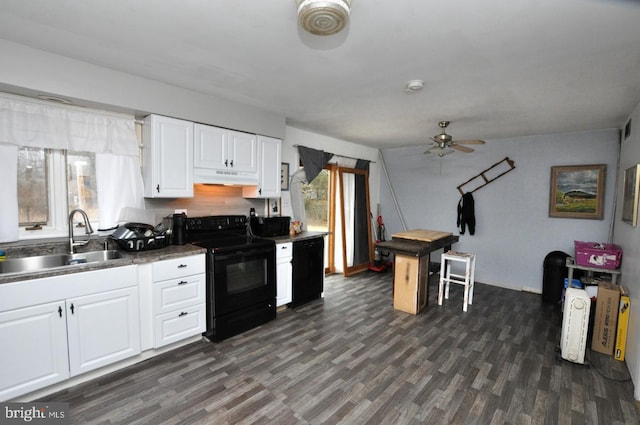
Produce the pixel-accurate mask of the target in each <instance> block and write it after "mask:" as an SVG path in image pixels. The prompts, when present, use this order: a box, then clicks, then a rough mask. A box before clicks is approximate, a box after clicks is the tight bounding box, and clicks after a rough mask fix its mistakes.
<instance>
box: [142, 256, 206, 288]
mask: <svg viewBox="0 0 640 425" xmlns="http://www.w3.org/2000/svg"><path fill="white" fill-rule="evenodd" d="M205 267H206V266H205V262H204V254H200V255H191V256H189V257H181V258H174V259H171V260H164V261H156V262H155V263H153V264H152V270H153V280H154V281H155V282H157V281H160V280H168V279H177V278H179V277H182V276H189V275H193V274H199V273H204V272H205Z"/></svg>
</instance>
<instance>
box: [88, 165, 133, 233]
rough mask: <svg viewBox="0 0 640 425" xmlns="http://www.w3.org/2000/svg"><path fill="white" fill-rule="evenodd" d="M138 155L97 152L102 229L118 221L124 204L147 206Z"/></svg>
mask: <svg viewBox="0 0 640 425" xmlns="http://www.w3.org/2000/svg"><path fill="white" fill-rule="evenodd" d="M139 164H140V163H139V161H138V158H135V157H132V156H122V155H112V154H96V185H97V190H98V206H99V208H100V227H99V228H100V229H110V228H112V227H114V226H115V225H116V224H118V217H119V216H120V210H121V209H122V208H124V207H132V208H139V209H144V193H143V185H142V174H141V173H140V165H139Z"/></svg>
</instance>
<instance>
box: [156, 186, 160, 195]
mask: <svg viewBox="0 0 640 425" xmlns="http://www.w3.org/2000/svg"><path fill="white" fill-rule="evenodd" d="M156 192H158V193H160V185H156Z"/></svg>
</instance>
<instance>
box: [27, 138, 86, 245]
mask: <svg viewBox="0 0 640 425" xmlns="http://www.w3.org/2000/svg"><path fill="white" fill-rule="evenodd" d="M95 176H96V166H95V154H93V153H91V152H72V151H66V150H61V149H45V148H31V147H20V148H19V150H18V218H19V224H20V239H30V238H42V237H48V236H61V235H66V234H67V232H68V223H67V217H68V212H69V211H71V210H73V209H75V208H81V209H83V210H85V211H86V213H87V215H88V216H89V219H90V220H91V221H92V222H94V223H97V222H98V219H99V216H98V213H99V211H98V198H97V189H96V179H95Z"/></svg>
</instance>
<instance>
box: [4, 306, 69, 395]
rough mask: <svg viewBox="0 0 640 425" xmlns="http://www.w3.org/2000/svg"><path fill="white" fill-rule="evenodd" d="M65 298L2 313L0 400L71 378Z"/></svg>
mask: <svg viewBox="0 0 640 425" xmlns="http://www.w3.org/2000/svg"><path fill="white" fill-rule="evenodd" d="M65 315H66V313H65V304H64V301H60V302H53V303H48V304H42V305H38V306H34V307H27V308H21V309H17V310H12V311H8V312H4V313H0V341H2V349H0V376H2V379H0V401H4V400H8V399H10V398H14V397H17V396H20V395H22V394H26V393H28V392H31V391H35V390H37V389H40V388H44V387H46V386H48V385H51V384H54V383H56V382H60V381H63V380H65V379H67V378H68V377H69V359H68V355H67V325H66V321H65Z"/></svg>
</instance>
